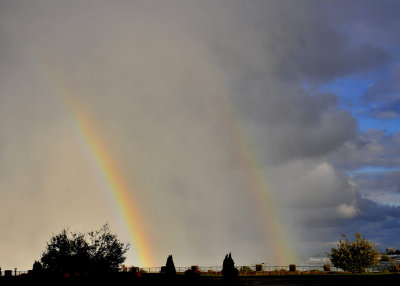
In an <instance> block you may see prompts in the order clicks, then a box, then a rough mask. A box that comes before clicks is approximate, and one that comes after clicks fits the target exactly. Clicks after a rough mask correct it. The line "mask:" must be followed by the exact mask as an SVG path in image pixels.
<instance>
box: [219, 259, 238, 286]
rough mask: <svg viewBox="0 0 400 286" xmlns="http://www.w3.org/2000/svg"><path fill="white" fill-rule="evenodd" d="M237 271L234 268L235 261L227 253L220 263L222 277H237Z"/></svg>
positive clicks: (226, 278)
mask: <svg viewBox="0 0 400 286" xmlns="http://www.w3.org/2000/svg"><path fill="white" fill-rule="evenodd" d="M238 275H239V271H238V270H237V269H236V268H235V262H234V261H233V259H232V255H231V253H229V254H227V255H226V256H225V258H224V262H223V264H222V278H223V279H224V280H234V279H237V278H238Z"/></svg>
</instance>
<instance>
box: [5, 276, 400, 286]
mask: <svg viewBox="0 0 400 286" xmlns="http://www.w3.org/2000/svg"><path fill="white" fill-rule="evenodd" d="M1 285H99V286H100V285H132V286H134V285H138V286H141V285H143V286H153V285H177V286H180V285H182V286H183V285H195V286H202V285H204V286H206V285H210V286H211V285H212V286H213V285H215V286H217V285H240V286H245V285H246V286H257V285H297V286H301V285H341V286H344V285H362V286H364V285H374V286H379V285H382V286H383V285H400V274H363V275H351V274H347V275H280V276H272V275H270V276H247V277H239V278H238V279H237V280H236V281H224V280H223V279H222V278H221V277H210V276H204V277H200V278H198V279H189V278H187V277H184V276H177V277H176V278H175V279H167V278H166V277H163V276H161V275H157V274H155V275H151V274H148V275H144V276H143V277H141V278H136V277H133V276H131V275H129V273H126V275H118V276H108V277H79V278H71V277H70V278H59V277H53V278H49V277H42V278H38V277H28V276H27V277H10V278H6V277H0V286H1Z"/></svg>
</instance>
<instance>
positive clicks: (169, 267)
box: [165, 255, 176, 277]
mask: <svg viewBox="0 0 400 286" xmlns="http://www.w3.org/2000/svg"><path fill="white" fill-rule="evenodd" d="M165 274H166V275H167V276H168V277H175V276H176V269H175V265H174V261H173V260H172V255H169V256H168V258H167V263H166V265H165Z"/></svg>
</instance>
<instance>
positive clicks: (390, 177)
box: [352, 171, 400, 193]
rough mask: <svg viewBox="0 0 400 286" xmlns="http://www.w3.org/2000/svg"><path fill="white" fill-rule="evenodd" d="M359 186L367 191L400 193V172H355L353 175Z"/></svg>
mask: <svg viewBox="0 0 400 286" xmlns="http://www.w3.org/2000/svg"><path fill="white" fill-rule="evenodd" d="M352 179H353V181H354V182H355V183H356V184H357V186H358V188H359V189H361V190H363V191H365V192H376V193H380V192H385V193H387V192H389V193H400V172H399V171H387V172H368V173H363V172H360V173H358V172H355V173H354V174H353V176H352Z"/></svg>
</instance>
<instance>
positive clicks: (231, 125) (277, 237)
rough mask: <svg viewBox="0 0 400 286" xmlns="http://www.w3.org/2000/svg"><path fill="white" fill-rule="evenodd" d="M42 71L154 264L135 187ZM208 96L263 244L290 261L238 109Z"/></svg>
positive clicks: (143, 262)
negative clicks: (257, 221)
mask: <svg viewBox="0 0 400 286" xmlns="http://www.w3.org/2000/svg"><path fill="white" fill-rule="evenodd" d="M41 66H43V64H42V65H41ZM44 70H45V71H46V72H47V74H48V78H49V79H50V80H51V83H52V85H53V86H54V88H55V89H56V91H57V93H58V94H59V95H60V97H61V98H62V99H63V101H64V103H65V105H66V106H67V110H68V111H69V113H70V114H71V116H72V117H73V118H74V120H75V122H76V123H77V126H78V127H79V130H80V133H81V134H82V136H83V137H84V139H85V142H86V143H87V145H88V147H89V149H90V150H91V154H92V156H93V158H94V159H95V161H96V164H97V165H98V166H99V167H100V170H101V173H102V175H103V177H104V178H105V179H106V182H107V184H108V189H109V191H110V194H111V196H112V197H113V200H114V202H115V203H116V205H117V206H118V209H119V212H120V215H121V217H122V220H123V221H124V222H125V225H126V228H127V229H128V231H129V234H130V237H131V240H132V242H133V244H134V245H135V250H136V254H137V259H138V261H139V263H140V266H142V267H145V266H154V265H155V264H154V263H153V261H154V260H153V257H154V256H153V254H152V252H151V247H150V245H149V241H150V240H149V239H148V236H147V231H146V227H145V225H144V220H143V219H142V218H141V215H140V211H139V207H138V205H137V204H136V202H135V200H134V199H133V198H132V193H134V192H133V190H134V189H131V188H129V187H128V185H127V183H126V182H125V180H124V178H123V176H122V172H121V171H120V170H119V168H118V165H117V164H116V162H115V160H114V159H113V156H112V153H111V150H110V149H108V148H107V146H105V144H104V143H103V142H102V140H101V139H100V134H102V133H101V132H99V131H98V129H97V126H96V125H95V124H93V120H92V117H91V116H90V113H89V111H88V110H87V109H85V108H84V106H83V105H82V104H81V103H80V102H78V101H77V100H76V99H75V98H76V96H74V93H73V92H72V91H70V90H69V89H68V88H67V87H66V86H65V84H63V83H62V82H60V80H59V79H58V78H56V77H55V76H54V75H53V74H52V73H50V72H49V71H50V69H49V68H47V66H44ZM209 96H213V101H212V102H213V103H214V104H216V105H217V109H218V110H219V112H220V116H221V118H222V119H223V121H224V123H225V126H224V127H225V128H226V129H227V131H228V132H229V134H231V136H232V138H233V144H234V146H235V149H236V150H237V156H238V157H239V160H240V162H241V165H242V167H243V168H242V169H243V170H245V178H246V182H247V185H248V192H249V193H250V194H251V196H252V197H253V198H254V203H255V204H256V208H257V210H258V211H259V214H260V216H261V217H262V218H263V221H264V223H263V225H262V226H260V227H261V228H262V229H263V231H264V234H265V237H266V238H267V239H268V242H269V244H268V245H266V247H267V248H270V250H271V256H272V257H271V258H272V261H273V262H274V263H276V264H278V265H286V264H288V263H293V262H294V261H295V260H296V256H295V254H294V252H293V251H292V250H291V247H290V238H289V237H288V235H287V233H286V232H285V228H284V226H283V223H282V222H281V220H280V215H279V210H278V209H277V204H276V203H275V202H276V199H275V198H274V194H273V192H272V190H271V188H270V187H269V185H268V178H267V176H266V174H265V172H264V171H263V169H262V167H261V166H260V163H259V161H258V159H257V157H256V154H255V152H254V150H253V148H251V144H250V142H249V141H248V139H247V137H246V135H245V132H244V127H243V126H242V124H241V121H240V116H239V115H238V112H237V111H236V110H235V107H234V105H233V103H232V102H231V101H230V100H228V99H227V98H225V97H224V96H222V95H209Z"/></svg>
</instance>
